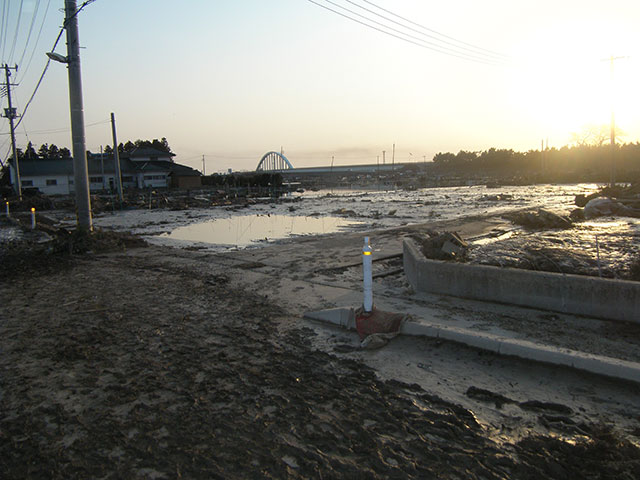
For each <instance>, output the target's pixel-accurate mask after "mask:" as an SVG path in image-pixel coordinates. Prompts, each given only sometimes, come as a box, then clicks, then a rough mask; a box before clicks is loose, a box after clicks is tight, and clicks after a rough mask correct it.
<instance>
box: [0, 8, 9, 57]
mask: <svg viewBox="0 0 640 480" xmlns="http://www.w3.org/2000/svg"><path fill="white" fill-rule="evenodd" d="M5 7H6V8H5ZM10 14H11V2H10V1H8V0H5V1H4V3H3V4H2V32H0V42H1V43H2V58H3V59H4V51H5V48H6V46H7V30H9V28H8V27H9V16H10Z"/></svg>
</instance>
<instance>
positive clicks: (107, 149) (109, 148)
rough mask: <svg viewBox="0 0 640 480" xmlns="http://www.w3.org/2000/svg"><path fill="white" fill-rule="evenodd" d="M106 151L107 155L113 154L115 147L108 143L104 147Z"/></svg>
mask: <svg viewBox="0 0 640 480" xmlns="http://www.w3.org/2000/svg"><path fill="white" fill-rule="evenodd" d="M104 153H106V154H107V155H111V154H112V153H113V148H111V145H107V146H106V147H104Z"/></svg>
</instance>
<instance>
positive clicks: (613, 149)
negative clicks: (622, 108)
mask: <svg viewBox="0 0 640 480" xmlns="http://www.w3.org/2000/svg"><path fill="white" fill-rule="evenodd" d="M614 60H615V58H614V57H613V55H611V67H610V68H611V92H612V93H611V139H610V142H611V188H613V187H614V186H615V185H616V119H615V105H614V104H615V101H614V94H613V91H614V88H613V62H614Z"/></svg>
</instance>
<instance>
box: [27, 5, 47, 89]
mask: <svg viewBox="0 0 640 480" xmlns="http://www.w3.org/2000/svg"><path fill="white" fill-rule="evenodd" d="M50 4H51V0H48V1H47V8H46V9H45V11H44V15H43V16H42V23H40V30H39V31H38V36H37V37H36V43H35V44H34V45H33V50H31V56H30V57H29V61H28V62H27V67H26V68H23V69H22V70H21V71H22V78H24V77H25V76H26V75H27V71H28V70H29V67H30V66H31V61H32V60H33V56H34V54H35V53H36V50H37V48H38V44H39V43H40V36H41V35H42V29H43V27H44V22H45V20H46V19H47V14H48V13H49V5H50Z"/></svg>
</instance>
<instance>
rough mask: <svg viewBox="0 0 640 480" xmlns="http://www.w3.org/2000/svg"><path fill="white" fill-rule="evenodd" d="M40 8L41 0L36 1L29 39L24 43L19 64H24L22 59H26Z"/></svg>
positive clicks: (28, 34)
mask: <svg viewBox="0 0 640 480" xmlns="http://www.w3.org/2000/svg"><path fill="white" fill-rule="evenodd" d="M39 9H40V0H37V1H36V6H35V7H34V9H33V15H31V23H30V24H29V33H27V41H26V42H25V44H24V48H23V49H22V55H20V60H19V61H18V65H22V60H24V56H25V54H26V53H27V48H29V42H30V41H31V34H32V33H33V26H34V25H35V23H36V18H37V17H38V10H39Z"/></svg>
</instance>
